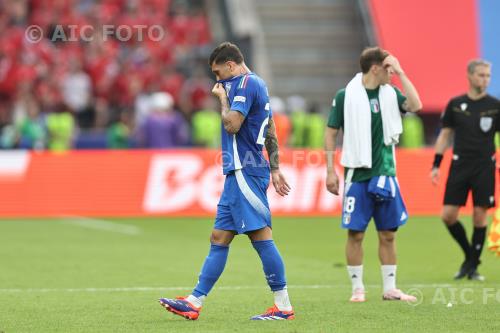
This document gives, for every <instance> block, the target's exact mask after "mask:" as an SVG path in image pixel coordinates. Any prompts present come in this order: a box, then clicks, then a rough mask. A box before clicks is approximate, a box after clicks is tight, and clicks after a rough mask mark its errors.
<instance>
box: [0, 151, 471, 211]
mask: <svg viewBox="0 0 500 333" xmlns="http://www.w3.org/2000/svg"><path fill="white" fill-rule="evenodd" d="M433 154H434V153H433V151H432V150H430V149H422V150H420V149H419V150H402V149H400V150H397V155H396V156H397V168H398V179H399V182H400V185H401V189H402V194H403V196H404V198H405V201H406V204H407V208H408V210H409V213H410V215H436V214H439V212H440V210H441V203H442V197H443V192H444V181H445V180H446V176H447V170H448V166H449V163H450V155H451V154H447V158H445V159H444V161H443V165H442V167H441V170H442V179H441V183H440V185H439V186H437V187H434V186H433V185H432V184H431V183H430V180H429V171H430V166H431V163H432V159H433ZM220 160H221V154H220V152H218V151H216V150H200V149H192V150H168V151H146V150H128V151H109V150H108V151H104V150H103V151H70V152H67V153H59V154H56V153H50V152H40V153H39V152H28V151H3V152H0V188H1V191H0V202H1V204H0V216H1V217H62V216H101V217H106V216H147V215H162V216H207V217H209V216H214V213H215V210H216V207H217V202H218V199H219V195H220V191H221V189H222V186H223V182H224V177H223V176H222V174H221V173H222V172H221V166H220ZM338 160H339V158H337V161H338ZM281 167H282V170H283V173H284V174H285V175H286V177H287V178H288V182H289V183H290V185H291V187H292V191H291V193H290V195H289V196H287V197H285V198H281V197H279V196H278V195H277V194H276V193H275V192H274V189H273V188H272V185H271V186H270V188H269V200H270V205H271V210H272V212H273V214H274V215H281V216H286V215H294V216H300V215H303V216H322V215H323V216H329V215H335V216H338V215H340V211H341V200H342V198H341V197H339V196H334V195H331V194H330V193H328V192H327V191H326V189H325V175H326V171H325V161H324V156H323V152H322V151H314V150H309V151H307V150H306V151H304V150H286V151H283V152H282V164H281ZM337 169H338V172H339V175H340V176H341V184H342V180H343V179H342V173H343V172H342V168H341V167H340V165H338V164H337ZM341 187H342V186H341ZM341 190H342V188H341ZM467 209H468V210H469V212H470V205H469V207H468V208H467Z"/></svg>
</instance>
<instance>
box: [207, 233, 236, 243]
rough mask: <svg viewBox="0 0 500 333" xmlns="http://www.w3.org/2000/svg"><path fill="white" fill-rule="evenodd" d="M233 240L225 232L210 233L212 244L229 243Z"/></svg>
mask: <svg viewBox="0 0 500 333" xmlns="http://www.w3.org/2000/svg"><path fill="white" fill-rule="evenodd" d="M231 240H232V238H230V237H228V236H227V235H226V234H224V233H218V232H212V234H211V235H210V244H218V245H229V244H230V243H231Z"/></svg>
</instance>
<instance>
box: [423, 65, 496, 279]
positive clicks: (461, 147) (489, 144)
mask: <svg viewBox="0 0 500 333" xmlns="http://www.w3.org/2000/svg"><path fill="white" fill-rule="evenodd" d="M467 74H468V75H467V77H468V79H469V91H468V92H467V94H465V95H460V96H457V97H454V98H452V99H451V100H450V102H449V103H448V106H447V107H446V110H445V111H444V113H443V115H442V129H441V132H440V133H439V136H438V138H437V140H436V145H435V150H436V155H435V157H434V163H433V165H432V171H431V180H432V182H433V183H434V184H437V182H438V180H439V165H440V164H441V160H442V159H443V154H444V152H445V150H446V148H447V147H448V146H449V142H450V139H451V138H452V137H453V138H454V144H453V160H452V163H451V166H450V172H449V175H448V181H447V182H446V191H445V195H444V206H443V211H442V213H441V218H442V220H443V222H444V223H445V224H446V226H447V227H448V230H449V231H450V234H451V236H452V237H453V238H454V239H455V240H456V241H457V243H458V244H459V245H460V247H461V248H462V250H463V252H464V255H465V260H464V262H463V263H462V265H461V266H460V269H459V271H458V272H457V273H456V275H455V279H462V278H464V277H466V276H467V278H468V279H469V280H479V281H483V280H484V277H483V276H482V275H480V274H479V273H478V271H477V266H478V265H479V264H480V263H481V261H480V260H479V258H480V256H481V251H482V249H483V245H484V241H485V238H486V228H487V226H488V221H487V211H488V208H491V207H494V206H495V142H494V141H495V132H496V131H500V101H499V100H497V99H496V98H494V97H492V96H490V95H488V94H487V93H486V88H487V87H488V84H489V83H490V76H491V64H490V63H489V62H487V61H484V60H481V59H476V60H472V61H470V62H469V64H468V66H467ZM469 191H472V199H473V203H474V211H473V216H472V222H473V224H474V232H473V234H472V241H471V243H469V241H468V239H467V236H466V233H465V229H464V227H463V225H462V223H461V222H460V221H459V220H458V211H459V209H460V206H464V205H465V202H466V201H467V195H468V194H469Z"/></svg>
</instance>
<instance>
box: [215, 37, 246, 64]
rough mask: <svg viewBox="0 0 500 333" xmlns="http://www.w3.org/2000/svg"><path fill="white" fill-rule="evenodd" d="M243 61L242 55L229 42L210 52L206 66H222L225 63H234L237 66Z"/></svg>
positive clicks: (236, 47)
mask: <svg viewBox="0 0 500 333" xmlns="http://www.w3.org/2000/svg"><path fill="white" fill-rule="evenodd" d="M243 60H244V59H243V54H242V53H241V51H240V49H239V48H238V46H236V45H234V44H233V43H230V42H224V43H221V44H220V45H219V46H217V47H216V48H215V50H213V51H212V54H211V55H210V58H209V60H208V65H209V66H212V64H213V63H215V64H223V63H225V62H227V61H234V62H235V63H237V64H241V63H242V62H243Z"/></svg>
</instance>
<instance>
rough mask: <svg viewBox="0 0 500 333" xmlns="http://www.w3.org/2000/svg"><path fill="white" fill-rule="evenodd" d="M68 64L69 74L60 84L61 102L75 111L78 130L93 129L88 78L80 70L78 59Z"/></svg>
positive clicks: (93, 117) (93, 112)
mask: <svg viewBox="0 0 500 333" xmlns="http://www.w3.org/2000/svg"><path fill="white" fill-rule="evenodd" d="M69 64H70V65H69V72H68V73H67V74H66V75H65V76H64V78H63V80H62V82H61V90H62V96H63V101H64V103H66V105H68V106H69V107H70V108H71V109H72V110H74V111H75V115H76V119H77V122H78V126H80V128H90V127H93V125H94V120H95V111H94V109H93V108H92V107H91V106H90V103H91V99H90V98H91V93H92V82H91V80H90V76H89V75H88V74H87V73H85V72H84V71H83V70H82V66H81V63H80V61H79V60H78V59H72V60H71V61H70V63H69Z"/></svg>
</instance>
